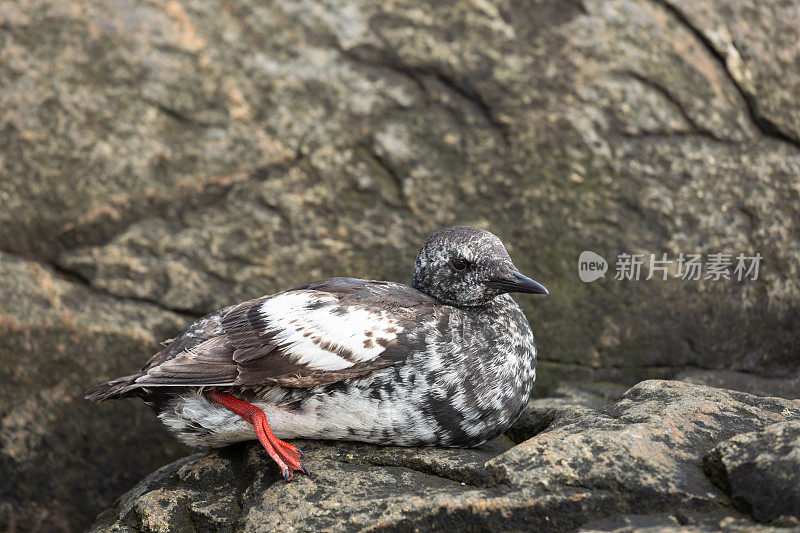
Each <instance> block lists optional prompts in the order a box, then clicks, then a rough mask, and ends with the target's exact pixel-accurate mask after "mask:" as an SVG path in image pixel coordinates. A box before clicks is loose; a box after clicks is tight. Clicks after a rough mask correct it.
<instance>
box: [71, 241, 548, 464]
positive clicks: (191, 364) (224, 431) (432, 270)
mask: <svg viewBox="0 0 800 533" xmlns="http://www.w3.org/2000/svg"><path fill="white" fill-rule="evenodd" d="M511 291H515V292H531V293H546V290H545V289H544V287H542V286H541V285H539V284H537V283H536V282H534V281H533V280H531V279H529V278H526V277H524V276H522V275H521V274H519V273H518V272H517V271H516V268H515V267H514V265H513V263H512V262H511V259H510V258H509V256H508V253H507V252H506V250H505V247H504V246H503V245H502V243H501V242H500V240H499V239H498V238H497V237H495V236H494V235H492V234H491V233H489V232H487V231H483V230H479V229H476V228H469V227H461V226H459V227H455V228H448V229H445V230H442V231H439V232H437V233H435V234H433V235H431V236H430V237H429V238H428V240H427V241H426V242H425V244H424V245H423V247H422V249H421V251H420V254H419V256H418V258H417V261H416V264H415V270H414V277H413V287H409V286H406V285H402V284H399V283H390V282H385V281H368V280H361V279H354V278H331V279H325V280H321V281H316V282H313V283H309V284H307V285H304V286H301V287H297V288H295V289H290V290H288V291H284V292H281V293H277V294H274V295H270V296H263V297H261V298H256V299H254V300H250V301H247V302H244V303H241V304H239V305H234V306H231V307H227V308H225V309H222V310H220V311H217V312H215V313H212V314H210V315H208V316H206V317H204V318H202V319H200V320H198V321H197V322H195V323H194V324H192V325H191V326H190V327H189V329H187V330H186V331H185V332H183V333H182V334H181V335H179V336H178V337H176V338H175V339H173V340H172V341H171V342H169V343H168V344H167V345H166V346H165V348H164V349H163V350H161V351H160V352H158V353H156V354H155V355H154V356H153V357H152V358H151V359H150V360H149V361H148V362H147V363H146V364H145V366H144V367H143V368H142V369H141V371H140V372H139V373H136V374H133V375H130V376H126V377H123V378H119V379H116V380H113V381H110V382H108V383H104V384H101V385H98V386H97V387H94V388H93V389H91V390H89V391H88V392H87V395H86V397H87V398H89V399H92V400H97V401H102V400H107V399H113V398H124V397H131V396H134V397H139V398H141V399H143V400H144V401H145V402H146V403H148V404H149V405H150V406H151V407H153V409H154V410H155V411H156V412H157V413H158V416H159V418H160V419H161V420H162V421H163V422H164V424H166V426H167V427H168V428H170V429H171V430H172V431H173V432H175V433H176V435H177V436H178V437H179V438H180V439H181V440H183V441H184V442H186V443H187V444H190V445H193V446H201V447H208V446H222V445H225V444H229V443H232V442H237V441H241V440H249V439H254V438H256V434H255V433H254V430H253V425H251V423H252V422H251V421H247V420H245V419H244V418H242V417H240V416H239V415H237V414H235V413H234V412H233V411H231V410H230V409H229V408H227V407H224V406H222V405H220V404H219V402H217V401H212V400H211V399H209V394H208V393H209V391H216V392H219V393H224V394H227V395H230V396H233V397H235V398H238V399H240V400H243V401H245V402H248V403H250V404H252V405H253V406H255V407H258V408H259V409H261V410H262V411H263V413H264V414H265V415H266V420H267V421H268V422H269V427H271V428H272V431H274V433H275V435H276V436H277V437H278V438H279V439H293V438H312V439H342V440H356V441H365V442H373V443H379V444H395V445H438V446H475V445H478V444H481V443H483V442H485V441H486V440H488V439H491V438H493V437H495V436H497V435H498V434H500V433H501V432H503V431H504V430H505V429H507V428H508V427H509V426H510V425H511V423H513V421H514V420H515V419H516V418H517V417H518V416H519V414H520V412H521V410H522V408H523V407H524V405H525V403H526V402H527V399H528V395H529V393H530V390H531V387H532V385H533V381H534V378H535V363H536V348H535V345H534V339H533V333H532V332H531V329H530V326H529V324H528V321H527V320H526V318H525V316H524V314H523V313H522V310H521V309H520V308H519V306H518V305H517V304H516V303H515V302H514V300H513V299H512V298H511V296H509V295H508V294H506V293H507V292H511ZM265 446H266V445H265ZM268 449H269V448H268ZM279 464H280V463H279ZM289 477H291V472H290V473H289Z"/></svg>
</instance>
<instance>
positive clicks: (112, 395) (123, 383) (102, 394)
mask: <svg viewBox="0 0 800 533" xmlns="http://www.w3.org/2000/svg"><path fill="white" fill-rule="evenodd" d="M138 377H139V374H133V375H130V376H123V377H121V378H117V379H112V380H111V381H106V382H105V383H101V384H99V385H95V386H94V387H92V388H91V389H89V390H87V391H86V392H85V393H84V395H83V397H84V398H85V399H87V400H92V401H93V402H104V401H106V400H116V399H118V398H128V397H130V396H132V394H131V393H132V392H133V391H135V390H136V389H138V388H139V387H138V386H137V385H135V384H134V381H135V380H136V378H138Z"/></svg>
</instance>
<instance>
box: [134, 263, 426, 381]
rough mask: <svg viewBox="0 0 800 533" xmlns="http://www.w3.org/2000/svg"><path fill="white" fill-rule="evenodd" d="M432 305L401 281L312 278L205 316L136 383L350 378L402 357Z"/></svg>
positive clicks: (179, 338)
mask: <svg viewBox="0 0 800 533" xmlns="http://www.w3.org/2000/svg"><path fill="white" fill-rule="evenodd" d="M431 304H432V300H431V299H430V298H428V297H427V296H425V295H423V294H422V293H419V292H418V291H416V290H414V289H411V288H410V287H406V286H404V285H397V284H387V283H385V282H371V281H364V280H355V279H350V278H332V279H329V280H323V281H319V282H315V283H313V284H309V285H306V286H303V287H299V288H297V289H292V290H289V291H286V292H282V293H278V294H275V295H272V296H266V297H263V298H258V299H255V300H250V301H248V302H244V303H242V304H239V305H236V306H233V307H230V308H227V309H225V310H223V311H222V312H220V313H219V314H218V315H210V317H206V318H205V319H203V320H205V321H206V324H205V325H203V328H204V332H205V334H204V335H202V336H199V337H198V336H197V335H193V333H192V332H193V331H194V329H197V328H194V326H193V327H191V328H189V330H187V331H186V332H185V333H184V334H182V335H181V336H179V337H178V338H176V339H175V341H173V345H170V346H168V347H167V348H165V350H164V351H163V352H164V354H163V355H161V356H159V357H154V358H153V359H151V362H152V363H153V364H150V365H149V366H146V367H145V369H144V372H143V374H142V375H141V376H139V377H138V378H137V379H136V380H135V383H136V384H137V385H139V386H142V387H150V386H240V387H263V386H266V385H282V386H287V387H310V386H314V385H321V384H326V383H333V382H336V381H340V380H343V379H349V378H354V377H357V376H361V375H364V374H366V373H369V372H371V371H373V370H376V369H378V368H383V367H386V366H389V365H392V364H394V363H395V362H397V361H399V360H401V359H403V358H405V356H406V355H408V353H409V352H410V351H411V349H412V348H411V347H410V346H407V345H404V343H403V338H404V336H407V333H408V332H406V330H407V329H408V328H410V327H412V326H413V325H415V324H417V323H419V321H420V320H424V319H425V315H428V314H432V313H433V312H434V311H433V309H434V306H433V305H431ZM201 322H202V321H201ZM198 324H199V322H198ZM404 333H405V334H406V335H404Z"/></svg>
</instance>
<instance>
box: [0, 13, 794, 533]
mask: <svg viewBox="0 0 800 533" xmlns="http://www.w3.org/2000/svg"><path fill="white" fill-rule="evenodd" d="M798 26H800V4H798V2H797V1H795V0H785V1H781V2H758V1H756V0H745V1H741V2H736V3H735V4H732V3H730V2H724V1H722V0H703V1H690V0H603V1H600V0H597V1H590V0H585V1H561V0H539V1H536V2H532V3H531V2H517V1H515V0H497V1H491V2H478V1H475V2H428V3H424V4H423V3H420V2H412V1H402V0H391V1H386V2H377V3H376V2H363V1H359V0H345V1H341V2H336V3H330V2H322V1H316V0H303V1H299V2H288V1H287V2H273V3H269V4H266V5H264V4H263V3H261V2H251V1H248V0H243V1H238V2H217V1H214V0H184V1H180V2H179V1H169V2H156V3H153V2H144V1H141V0H114V1H111V0H98V1H94V2H90V3H86V2H79V1H75V0H66V1H64V0H59V1H55V0H15V1H7V2H0V250H2V254H0V272H2V277H0V284H2V287H3V288H4V292H3V293H0V328H1V329H0V350H1V351H0V357H2V360H3V362H4V365H3V372H4V373H6V374H7V375H4V378H5V381H4V387H3V390H2V391H0V399H2V406H0V410H1V411H0V414H2V420H1V423H2V432H0V461H2V464H3V471H4V474H5V475H4V479H3V482H2V485H1V486H2V498H1V499H2V503H0V521H2V524H0V525H5V524H17V526H16V527H18V528H23V529H26V528H28V526H30V527H36V526H38V527H41V528H49V529H60V530H70V529H76V528H80V527H82V526H85V525H86V524H88V522H89V520H90V514H87V509H88V508H89V507H92V506H95V509H99V508H100V507H102V506H105V505H109V504H110V503H111V500H112V499H113V497H114V496H115V495H117V494H119V493H121V492H122V491H123V490H125V489H126V488H128V487H129V484H130V483H131V482H132V480H133V479H137V478H140V477H141V476H142V475H144V474H145V472H147V471H150V470H152V467H153V466H155V465H156V464H160V462H161V461H164V460H166V459H167V458H168V457H173V458H174V457H175V456H176V455H175V454H177V453H181V450H180V449H179V448H177V446H176V445H175V444H173V443H172V441H170V440H169V439H168V438H166V437H165V436H164V433H163V432H162V431H161V430H160V429H159V428H158V426H157V423H156V421H155V420H154V419H153V418H152V417H150V415H149V413H148V412H147V411H146V409H144V408H143V407H141V406H134V404H121V405H117V406H102V407H95V406H89V405H84V404H83V403H82V401H81V400H80V396H81V392H82V389H83V388H84V387H85V386H86V385H88V384H89V383H91V382H95V381H100V380H101V379H107V378H111V377H114V376H116V375H117V374H121V373H125V372H127V371H128V370H129V369H132V368H135V367H137V366H139V365H140V364H141V363H142V362H143V361H144V360H145V358H146V357H147V356H148V355H149V353H150V352H152V351H153V350H154V349H155V348H156V343H157V341H158V340H159V339H160V338H162V337H166V336H171V335H174V334H175V333H177V332H178V331H179V330H180V329H181V328H182V327H183V326H185V325H186V324H187V323H188V322H189V321H190V320H191V318H192V317H195V316H198V315H200V314H203V313H205V312H207V311H210V310H212V309H214V308H216V307H219V306H222V305H227V304H230V303H233V302H235V301H239V300H243V299H246V298H250V297H253V296H256V295H260V294H262V293H266V292H271V291H275V290H278V289H281V288H286V287H288V286H291V285H294V284H298V283H302V282H306V281H308V280H309V279H313V278H318V277H322V276H327V275H334V274H336V275H338V274H349V275H355V276H363V277H369V278H384V279H392V280H403V281H407V280H408V277H409V275H410V270H411V266H412V262H413V258H414V255H415V253H416V251H417V249H418V246H419V244H420V242H421V240H422V239H423V238H424V236H425V235H426V234H427V233H428V232H430V231H432V230H434V229H437V228H439V227H441V226H443V225H447V224H452V223H467V224H474V225H479V226H483V227H487V228H488V229H491V230H493V231H495V232H496V233H498V234H499V235H500V236H501V237H502V239H503V240H504V242H507V243H509V245H510V248H511V249H510V251H511V254H512V256H513V257H514V258H515V260H516V261H517V264H518V266H519V267H520V269H521V270H523V271H525V272H528V273H530V274H531V275H532V276H534V277H535V278H536V279H538V280H540V281H542V282H543V283H544V284H545V285H547V287H548V288H549V289H550V290H551V293H552V296H551V297H549V298H547V299H537V300H535V302H534V300H533V299H522V300H521V301H522V303H523V305H524V306H525V309H526V311H527V312H528V314H529V316H530V318H531V321H532V322H533V323H534V329H535V331H536V334H537V339H538V343H539V346H540V347H541V361H540V365H539V379H540V383H539V385H538V388H537V390H536V394H537V395H540V396H542V395H550V394H551V393H552V394H558V395H561V393H560V392H559V393H556V391H557V389H558V383H559V381H560V380H562V379H568V380H571V381H578V382H584V381H588V380H592V381H601V382H606V383H607V382H616V383H623V384H625V385H630V384H631V383H634V382H636V381H638V380H640V379H643V378H650V377H673V376H675V375H676V374H677V373H679V372H683V371H684V370H686V369H687V368H689V369H692V370H707V371H709V372H717V371H733V372H737V373H742V374H745V375H754V376H756V377H755V378H753V379H752V380H750V379H748V378H744V379H743V380H742V381H741V382H740V385H739V388H743V389H748V390H750V389H753V388H755V389H758V391H760V392H759V393H762V392H763V393H764V394H767V395H769V394H771V391H772V388H771V385H770V383H773V382H771V381H758V380H759V379H760V378H762V377H770V378H782V379H784V380H789V385H788V387H789V390H790V392H788V393H784V392H781V395H784V396H791V395H792V394H794V393H793V392H791V390H794V389H791V380H792V379H797V378H798V375H797V369H798V365H797V357H798V356H797V354H798V353H800V338H799V337H798V335H797V331H798V330H799V329H800V315H798V313H797V312H796V309H797V301H798V299H799V298H800V262H798V261H797V250H798V249H799V248H800V207H798V206H800V202H798V201H797V200H798V194H799V193H798V191H799V190H800V185H799V184H800V181H798V180H800V106H798V102H797V98H796V94H797V92H798V88H800V69H798V68H797V66H798V64H800V49H798V47H797V46H796V41H797V39H796V31H795V30H796V28H797V27H798ZM582 250H594V251H595V252H597V253H599V254H601V255H603V256H604V257H606V258H607V259H609V260H610V261H611V262H612V265H611V268H612V270H613V260H614V257H615V256H616V255H617V254H618V253H621V252H628V253H645V254H649V253H655V254H659V253H662V252H666V253H669V254H670V255H671V256H673V257H676V256H677V254H679V253H681V252H684V253H703V254H707V253H714V252H722V253H731V254H737V253H739V252H745V253H747V254H752V253H756V252H760V253H761V254H762V256H763V258H764V260H763V263H762V268H761V272H760V275H759V279H758V281H755V282H746V283H739V282H735V281H725V280H722V281H716V282H712V281H705V280H703V281H697V282H694V281H692V282H689V281H679V280H669V281H661V280H660V279H652V280H650V281H646V282H645V281H638V282H635V281H615V280H614V279H613V276H612V273H613V272H611V271H610V272H609V273H607V274H606V278H605V279H601V280H598V281H596V282H594V283H592V284H584V283H581V282H580V281H579V280H578V277H577V275H576V262H577V257H578V255H579V254H580V252H581V251H582ZM645 271H646V269H645ZM643 277H644V274H643ZM42 280H44V281H42ZM42 283H44V285H42ZM64 295H68V297H66V296H64ZM30 361H35V362H36V363H37V365H36V367H35V368H33V367H32V365H31V364H29V362H30ZM751 381H752V383H751ZM6 384H7V385H6ZM781 387H783V385H781ZM775 390H777V389H775ZM780 390H781V391H784V390H785V389H784V388H781V389H780ZM7 391H8V392H7ZM562 399H563V396H562ZM112 421H113V424H117V425H116V426H112V425H111V424H112ZM120 421H124V423H123V422H120ZM109 427H119V428H120V429H119V430H117V431H113V432H112V433H113V435H112V436H111V437H109V435H108V433H109V431H108V428H109ZM75 435H80V436H81V437H75ZM109 438H110V439H112V441H113V442H112V444H113V445H112V446H109V445H108V440H109ZM145 442H146V443H148V444H147V445H143V443H145ZM114 457H117V459H114ZM92 461H96V463H92ZM91 465H94V466H91ZM54 470H57V471H59V472H65V474H64V475H63V476H58V477H55V476H53V475H52V474H51V473H52V472H53V471H54ZM85 472H92V474H93V475H91V476H90V478H91V479H84V473H85ZM95 474H96V475H95ZM86 487H88V489H87V490H88V492H89V494H90V495H91V496H90V497H89V498H87V499H86V501H83V500H82V496H81V495H80V490H83V489H84V488H86ZM79 489H80V490H79ZM92 502H94V503H92Z"/></svg>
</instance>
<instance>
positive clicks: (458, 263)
mask: <svg viewBox="0 0 800 533" xmlns="http://www.w3.org/2000/svg"><path fill="white" fill-rule="evenodd" d="M450 266H452V267H453V268H455V269H456V270H464V269H465V268H467V262H466V261H464V260H463V259H453V260H452V261H450Z"/></svg>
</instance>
